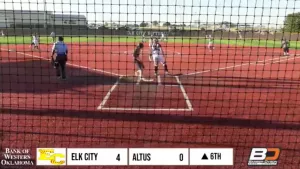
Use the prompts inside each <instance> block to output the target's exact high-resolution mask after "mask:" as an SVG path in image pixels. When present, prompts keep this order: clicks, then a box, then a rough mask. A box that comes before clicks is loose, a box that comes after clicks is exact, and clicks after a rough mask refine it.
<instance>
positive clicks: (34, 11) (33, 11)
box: [0, 10, 52, 14]
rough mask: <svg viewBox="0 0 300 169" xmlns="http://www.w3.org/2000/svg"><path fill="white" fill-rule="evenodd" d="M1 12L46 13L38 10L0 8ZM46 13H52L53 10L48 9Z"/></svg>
mask: <svg viewBox="0 0 300 169" xmlns="http://www.w3.org/2000/svg"><path fill="white" fill-rule="evenodd" d="M0 13H21V14H30V13H41V14H44V11H37V10H0ZM46 13H48V14H52V12H51V11H46Z"/></svg>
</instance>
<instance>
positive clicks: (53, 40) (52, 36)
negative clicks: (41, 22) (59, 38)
mask: <svg viewBox="0 0 300 169" xmlns="http://www.w3.org/2000/svg"><path fill="white" fill-rule="evenodd" d="M50 37H51V39H52V42H53V43H55V39H56V35H55V32H51V34H50Z"/></svg>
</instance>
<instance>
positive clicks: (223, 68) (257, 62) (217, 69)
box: [181, 57, 298, 76]
mask: <svg viewBox="0 0 300 169" xmlns="http://www.w3.org/2000/svg"><path fill="white" fill-rule="evenodd" d="M281 58H282V57H278V58H271V59H267V60H260V61H252V62H248V63H243V64H237V65H232V66H227V67H220V68H216V69H209V70H204V71H199V72H194V73H188V74H183V75H181V76H191V75H197V74H203V73H207V72H213V71H219V70H225V69H231V68H236V67H242V66H250V65H258V64H259V62H266V61H270V60H271V61H273V60H278V59H281ZM297 58H298V57H297Z"/></svg>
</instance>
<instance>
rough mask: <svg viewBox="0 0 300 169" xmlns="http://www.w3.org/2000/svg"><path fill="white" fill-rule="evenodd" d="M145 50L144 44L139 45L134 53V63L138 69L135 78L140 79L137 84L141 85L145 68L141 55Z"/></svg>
mask: <svg viewBox="0 0 300 169" xmlns="http://www.w3.org/2000/svg"><path fill="white" fill-rule="evenodd" d="M143 48H144V44H143V43H139V44H138V45H137V47H136V48H135V49H134V52H133V58H134V63H135V64H136V66H137V67H138V70H137V71H136V72H135V76H138V77H139V78H138V82H137V83H139V82H140V81H141V80H142V75H143V70H144V68H145V66H144V64H143V62H142V61H141V59H140V54H141V51H142V50H143Z"/></svg>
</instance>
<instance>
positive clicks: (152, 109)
mask: <svg viewBox="0 0 300 169" xmlns="http://www.w3.org/2000/svg"><path fill="white" fill-rule="evenodd" d="M121 78H122V77H120V78H119V79H118V80H117V82H116V83H115V84H114V85H113V86H112V87H111V89H110V90H109V91H108V92H107V94H106V95H105V97H104V99H103V100H102V102H101V103H100V105H99V106H98V107H97V110H110V111H193V110H194V109H193V107H192V103H191V101H190V99H189V97H188V95H187V93H186V91H185V89H184V87H183V85H182V83H181V81H180V79H179V77H178V76H175V78H176V80H177V83H178V85H165V86H170V87H173V86H177V87H178V86H179V88H180V90H181V92H182V94H183V97H184V100H185V102H186V104H187V106H188V108H138V107H130V108H129V107H104V106H105V104H106V102H107V101H108V100H109V98H110V95H111V93H112V92H113V91H114V90H115V88H116V87H117V86H118V85H119V84H120V80H121Z"/></svg>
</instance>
